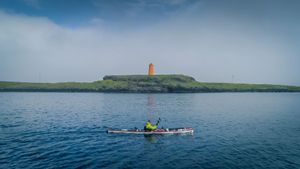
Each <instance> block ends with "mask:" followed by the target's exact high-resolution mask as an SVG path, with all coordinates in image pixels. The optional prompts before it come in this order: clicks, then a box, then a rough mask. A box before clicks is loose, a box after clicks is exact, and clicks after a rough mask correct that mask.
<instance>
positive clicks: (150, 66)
mask: <svg viewBox="0 0 300 169" xmlns="http://www.w3.org/2000/svg"><path fill="white" fill-rule="evenodd" d="M148 75H149V76H153V75H154V65H153V64H152V63H150V64H149V70H148Z"/></svg>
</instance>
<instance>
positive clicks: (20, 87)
mask: <svg viewBox="0 0 300 169" xmlns="http://www.w3.org/2000/svg"><path fill="white" fill-rule="evenodd" d="M0 92H88V93H91V92H98V93H224V92H235V93H236V92H243V93H244V92H300V86H288V85H272V84H241V83H207V82H198V81H196V80H195V79H194V78H193V77H190V76H185V75H154V76H147V75H111V76H105V77H104V78H103V80H100V81H95V82H63V83H30V82H0Z"/></svg>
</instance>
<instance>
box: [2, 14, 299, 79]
mask: <svg viewBox="0 0 300 169" xmlns="http://www.w3.org/2000/svg"><path fill="white" fill-rule="evenodd" d="M176 18H177V19H173V20H169V21H166V22H164V23H160V24H156V25H153V26H151V27H148V28H147V29H140V30H123V31H120V30H119V31H116V30H109V29H107V28H106V27H104V25H103V24H100V25H99V24H96V25H90V26H87V27H80V28H76V29H71V28H68V27H63V26H60V25H57V24H55V23H54V22H52V21H51V20H49V19H47V18H44V17H29V16H25V15H16V14H8V13H5V12H0V20H1V25H0V59H1V63H0V80H8V81H38V80H39V77H40V78H41V79H40V80H41V81H50V82H55V81H94V80H97V79H100V78H102V77H103V76H104V75H106V74H143V73H146V71H147V64H148V63H150V62H153V63H154V64H155V65H156V69H157V71H156V72H158V73H181V74H188V75H192V76H194V77H195V78H196V79H198V80H200V81H220V82H226V81H227V82H230V81H231V77H232V75H234V76H235V81H236V82H251V83H283V84H286V83H292V84H294V83H299V82H295V81H291V79H289V78H288V75H289V74H290V73H291V72H292V71H295V70H294V68H293V67H289V66H291V64H290V62H289V60H288V59H287V56H286V55H287V53H285V52H286V51H287V49H288V48H287V47H286V46H285V45H282V43H281V42H280V40H279V39H276V38H274V37H272V36H271V34H266V33H265V32H260V31H259V30H257V29H255V27H250V28H249V27H248V25H243V23H241V22H239V23H236V22H234V21H230V20H223V21H222V20H218V19H216V18H201V22H196V21H195V20H188V19H187V18H185V17H184V16H182V17H176ZM97 21H98V20H97ZM100 21H101V20H100Z"/></svg>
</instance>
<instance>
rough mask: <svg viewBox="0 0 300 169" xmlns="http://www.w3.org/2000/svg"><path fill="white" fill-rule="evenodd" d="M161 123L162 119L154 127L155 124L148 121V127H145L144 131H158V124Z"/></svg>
mask: <svg viewBox="0 0 300 169" xmlns="http://www.w3.org/2000/svg"><path fill="white" fill-rule="evenodd" d="M159 121H160V118H159V120H158V121H157V123H156V125H153V124H152V123H151V121H150V120H148V121H147V123H146V125H145V127H144V130H147V131H152V130H155V129H157V126H158V124H159Z"/></svg>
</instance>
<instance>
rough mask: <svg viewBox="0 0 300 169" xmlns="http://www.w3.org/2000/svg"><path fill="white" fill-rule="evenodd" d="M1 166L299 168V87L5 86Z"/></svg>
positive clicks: (0, 112) (0, 109)
mask: <svg viewBox="0 0 300 169" xmlns="http://www.w3.org/2000/svg"><path fill="white" fill-rule="evenodd" d="M159 117H160V118H161V119H162V121H161V126H163V127H165V128H166V127H170V128H171V127H193V128H194V130H195V133H194V134H193V135H170V136H150V137H145V136H144V135H118V134H107V133H106V130H107V128H108V127H113V128H134V127H138V128H142V127H143V125H144V124H145V122H146V120H147V119H151V120H152V121H156V120H157V119H158V118H159ZM0 168H3V169H7V168H22V169H24V168H42V169H45V168H151V169H153V168H243V169H247V168H270V169H271V168H272V169H274V168H289V169H292V168H295V169H296V168H298V169H299V168H300V93H211V94H103V93H0Z"/></svg>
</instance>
